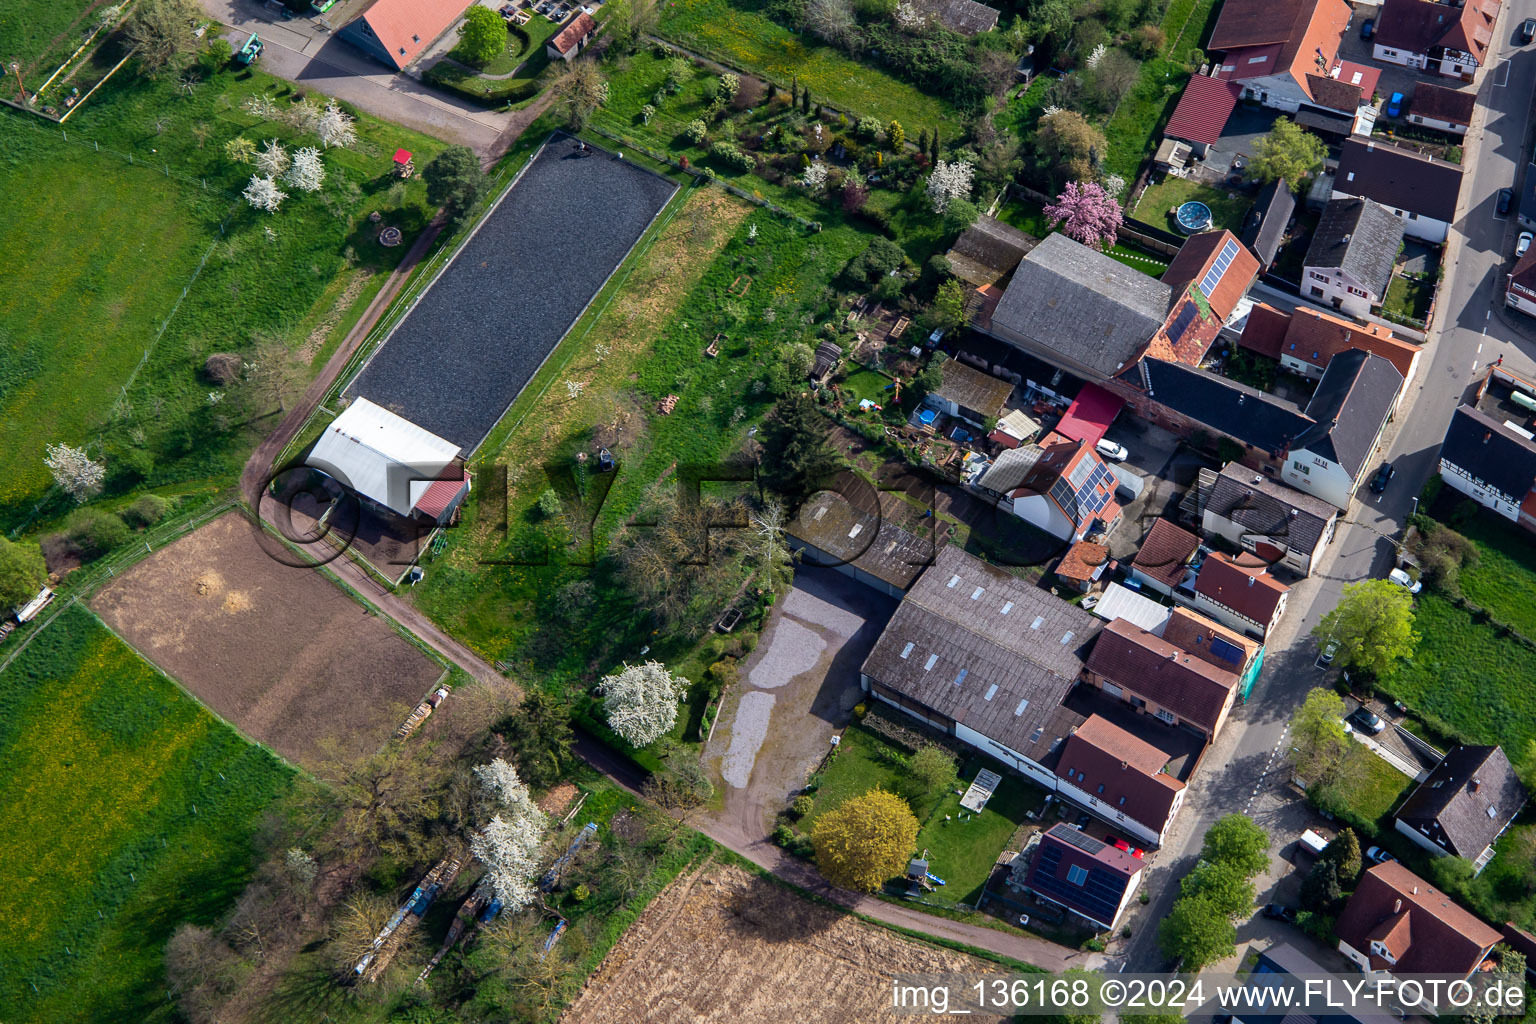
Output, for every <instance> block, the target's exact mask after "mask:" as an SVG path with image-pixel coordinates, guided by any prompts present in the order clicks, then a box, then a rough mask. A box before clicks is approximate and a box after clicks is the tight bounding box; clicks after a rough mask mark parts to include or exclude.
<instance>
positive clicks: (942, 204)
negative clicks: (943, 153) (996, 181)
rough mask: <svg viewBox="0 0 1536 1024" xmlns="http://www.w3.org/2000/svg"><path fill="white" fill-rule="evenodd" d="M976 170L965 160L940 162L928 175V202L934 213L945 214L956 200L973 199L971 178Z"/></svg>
mask: <svg viewBox="0 0 1536 1024" xmlns="http://www.w3.org/2000/svg"><path fill="white" fill-rule="evenodd" d="M975 173H976V168H974V167H972V166H971V165H970V164H968V163H966V162H965V161H964V160H955V161H953V162H951V161H948V160H940V161H939V162H938V163H936V164H934V165H933V171H932V172H931V173H930V174H929V175H928V201H929V202H930V203H932V204H933V212H934V213H943V212H944V211H945V210H947V209H949V204H950V202H951V201H952V200H955V199H969V198H971V178H972V177H973V176H974V175H975Z"/></svg>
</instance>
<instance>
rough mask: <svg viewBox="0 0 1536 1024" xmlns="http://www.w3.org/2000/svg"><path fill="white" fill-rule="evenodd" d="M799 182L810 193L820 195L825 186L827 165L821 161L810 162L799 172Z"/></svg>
mask: <svg viewBox="0 0 1536 1024" xmlns="http://www.w3.org/2000/svg"><path fill="white" fill-rule="evenodd" d="M800 184H802V185H804V186H805V188H806V191H808V192H810V193H811V194H812V195H818V196H819V195H821V193H822V191H823V190H825V189H826V187H827V165H826V164H823V163H813V164H811V165H810V166H809V167H807V168H806V169H805V170H804V171H803V172H802V173H801V175H800Z"/></svg>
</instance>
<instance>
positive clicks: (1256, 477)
mask: <svg viewBox="0 0 1536 1024" xmlns="http://www.w3.org/2000/svg"><path fill="white" fill-rule="evenodd" d="M1253 482H1254V483H1256V484H1261V483H1263V482H1264V478H1263V477H1262V476H1260V475H1259V474H1257V473H1255V474H1253Z"/></svg>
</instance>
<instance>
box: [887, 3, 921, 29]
mask: <svg viewBox="0 0 1536 1024" xmlns="http://www.w3.org/2000/svg"><path fill="white" fill-rule="evenodd" d="M891 20H892V21H894V22H895V23H896V27H897V28H899V29H901V30H902V31H903V32H916V31H917V30H918V29H920V28H922V27H923V26H924V25H926V24H927V23H928V19H926V18H925V17H923V14H922V12H921V11H919V10H918V9H917V5H916V4H914V3H912V2H911V0H900V2H899V3H898V4H897V5H896V9H895V10H894V11H892V12H891Z"/></svg>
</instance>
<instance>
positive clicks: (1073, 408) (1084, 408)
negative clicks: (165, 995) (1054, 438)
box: [1056, 384, 1125, 444]
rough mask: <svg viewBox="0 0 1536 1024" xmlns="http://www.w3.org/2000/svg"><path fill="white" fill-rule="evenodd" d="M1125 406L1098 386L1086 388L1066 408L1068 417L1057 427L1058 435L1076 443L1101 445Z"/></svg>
mask: <svg viewBox="0 0 1536 1024" xmlns="http://www.w3.org/2000/svg"><path fill="white" fill-rule="evenodd" d="M1124 404H1125V399H1123V398H1121V397H1120V396H1119V395H1115V394H1112V393H1110V392H1108V391H1105V390H1104V389H1103V388H1101V387H1099V386H1098V385H1097V384H1084V385H1083V390H1081V391H1079V392H1078V393H1077V397H1076V398H1075V399H1073V400H1072V404H1071V405H1070V406H1069V407H1068V408H1067V414H1066V415H1065V416H1063V417H1062V418H1061V422H1060V423H1058V424H1056V433H1058V434H1060V435H1062V436H1063V437H1068V438H1071V439H1072V440H1074V441H1087V442H1088V443H1089V444H1098V443H1099V441H1100V440H1101V439H1102V438H1103V437H1104V432H1105V431H1106V430H1108V429H1109V425H1110V424H1111V423H1113V422H1115V416H1117V415H1118V414H1119V412H1120V407H1121V406H1122V405H1124Z"/></svg>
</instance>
